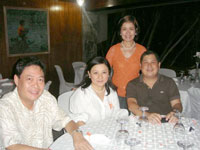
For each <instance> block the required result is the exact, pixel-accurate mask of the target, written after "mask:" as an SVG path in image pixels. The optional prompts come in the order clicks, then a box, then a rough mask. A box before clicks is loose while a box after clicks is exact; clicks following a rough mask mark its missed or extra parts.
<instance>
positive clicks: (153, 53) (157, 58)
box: [140, 50, 160, 63]
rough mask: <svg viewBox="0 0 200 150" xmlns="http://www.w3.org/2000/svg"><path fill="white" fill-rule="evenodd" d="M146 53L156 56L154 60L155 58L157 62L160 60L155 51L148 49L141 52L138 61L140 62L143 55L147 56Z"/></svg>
mask: <svg viewBox="0 0 200 150" xmlns="http://www.w3.org/2000/svg"><path fill="white" fill-rule="evenodd" d="M147 55H154V56H155V57H156V60H157V61H158V62H160V57H159V56H158V54H157V53H156V52H154V51H151V50H148V51H145V52H144V53H143V54H142V56H141V57H140V63H142V61H143V58H144V57H145V56H147Z"/></svg>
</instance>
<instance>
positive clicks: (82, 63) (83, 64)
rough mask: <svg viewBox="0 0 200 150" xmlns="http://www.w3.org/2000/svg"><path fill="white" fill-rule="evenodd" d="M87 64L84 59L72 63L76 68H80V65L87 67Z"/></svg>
mask: <svg viewBox="0 0 200 150" xmlns="http://www.w3.org/2000/svg"><path fill="white" fill-rule="evenodd" d="M85 66H86V63H85V62H83V61H75V62H73V63H72V67H73V68H74V69H75V68H77V67H78V68H80V67H85Z"/></svg>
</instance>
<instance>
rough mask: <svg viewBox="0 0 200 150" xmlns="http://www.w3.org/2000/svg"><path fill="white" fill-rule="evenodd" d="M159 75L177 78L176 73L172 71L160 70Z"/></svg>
mask: <svg viewBox="0 0 200 150" xmlns="http://www.w3.org/2000/svg"><path fill="white" fill-rule="evenodd" d="M159 73H160V74H162V75H165V76H167V77H170V78H175V77H176V72H175V71H174V70H172V69H167V68H160V70H159Z"/></svg>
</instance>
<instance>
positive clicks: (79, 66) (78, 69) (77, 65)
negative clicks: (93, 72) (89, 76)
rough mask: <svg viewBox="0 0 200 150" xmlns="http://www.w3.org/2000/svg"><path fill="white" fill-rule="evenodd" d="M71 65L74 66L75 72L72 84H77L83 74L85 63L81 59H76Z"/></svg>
mask: <svg viewBox="0 0 200 150" xmlns="http://www.w3.org/2000/svg"><path fill="white" fill-rule="evenodd" d="M72 66H73V68H74V73H75V77H74V84H75V85H77V84H79V83H80V82H81V81H82V79H83V74H84V71H85V67H86V63H85V62H81V61H77V62H73V63H72Z"/></svg>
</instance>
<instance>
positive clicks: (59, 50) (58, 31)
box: [0, 0, 82, 94]
mask: <svg viewBox="0 0 200 150" xmlns="http://www.w3.org/2000/svg"><path fill="white" fill-rule="evenodd" d="M3 6H13V7H26V8H47V9H49V29H50V54H43V55H37V56H38V57H39V58H41V59H42V60H43V62H45V64H46V66H47V74H46V80H52V81H53V84H52V86H53V88H52V86H51V87H50V91H51V89H53V90H52V91H51V92H52V93H53V94H57V93H58V85H59V81H58V77H57V73H56V71H55V68H54V65H55V64H58V65H60V66H61V67H62V69H63V72H64V75H65V78H66V80H67V81H73V75H74V72H73V69H72V65H71V63H72V62H73V61H80V60H82V18H81V17H82V15H81V9H80V7H79V6H78V5H76V3H72V2H63V1H56V0H1V1H0V73H2V74H3V76H4V77H9V76H10V75H11V71H12V66H13V64H14V63H15V62H16V60H17V59H18V58H19V57H8V56H7V54H6V40H5V29H4V14H3ZM53 6H59V7H60V8H61V9H60V10H57V11H55V10H51V7H53Z"/></svg>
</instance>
